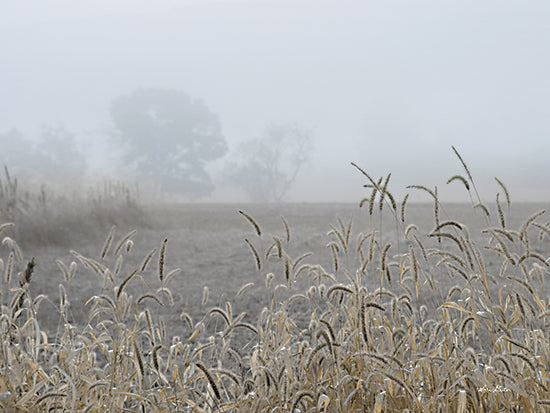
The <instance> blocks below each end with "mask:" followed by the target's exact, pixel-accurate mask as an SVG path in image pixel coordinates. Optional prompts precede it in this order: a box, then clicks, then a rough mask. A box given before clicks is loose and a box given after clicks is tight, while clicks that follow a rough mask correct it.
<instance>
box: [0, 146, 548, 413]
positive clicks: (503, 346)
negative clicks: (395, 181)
mask: <svg viewBox="0 0 550 413" xmlns="http://www.w3.org/2000/svg"><path fill="white" fill-rule="evenodd" d="M457 154H458V152H457ZM460 160H461V162H462V163H463V164H464V165H465V163H464V161H463V160H462V158H460ZM466 171H467V178H464V177H461V178H454V179H451V180H450V183H449V184H452V182H453V181H455V180H459V181H462V182H463V184H465V185H463V186H464V187H465V190H466V191H467V192H470V190H471V188H475V185H474V182H473V180H472V177H471V175H470V173H469V171H468V170H467V169H466ZM362 172H363V173H364V174H365V177H366V178H367V183H366V186H367V187H368V190H369V192H370V193H369V197H368V198H366V199H365V200H364V201H363V202H362V204H363V205H365V206H366V204H367V203H368V205H369V206H370V208H369V209H365V211H364V212H365V213H367V214H368V213H371V214H373V213H374V212H375V211H376V208H374V207H375V206H376V207H377V208H378V211H379V212H380V213H382V212H386V213H390V214H392V215H394V216H395V224H396V230H395V232H392V233H393V234H394V235H395V239H394V240H392V241H391V242H388V240H387V231H385V232H384V235H385V237H382V234H381V231H382V228H381V225H380V227H379V228H378V229H376V228H366V229H365V228H363V231H356V229H355V228H354V226H353V222H352V221H351V220H350V221H345V220H343V219H338V220H337V222H335V223H333V224H329V225H328V226H327V230H328V234H327V237H328V243H327V249H326V251H327V254H330V257H331V260H332V267H331V268H324V267H323V266H321V265H319V264H317V263H315V262H314V261H313V257H312V256H311V255H309V254H307V253H305V254H295V252H294V251H293V249H292V231H291V227H290V226H289V225H288V223H287V222H286V221H284V220H283V228H284V231H285V234H286V236H285V237H284V238H281V237H280V236H277V235H270V234H268V233H266V232H264V231H262V229H261V225H260V224H261V223H258V222H256V221H255V219H254V218H253V217H252V216H250V215H249V214H247V213H245V212H241V214H242V215H243V218H244V219H245V220H246V221H248V223H249V224H251V236H250V237H249V238H247V241H246V242H247V245H248V247H249V249H250V251H251V268H256V270H257V271H258V272H260V274H262V275H263V276H264V277H265V286H266V287H265V289H266V297H267V298H266V302H265V307H264V309H263V311H262V312H261V313H260V314H259V315H258V317H257V319H256V320H255V321H254V322H252V323H251V322H248V321H247V318H246V315H245V314H235V313H234V312H233V306H232V305H231V302H229V301H227V302H225V303H224V304H222V305H220V306H216V307H212V308H210V309H208V311H207V312H206V313H205V314H204V316H203V317H202V318H201V319H199V320H193V319H192V318H191V316H190V315H189V314H188V312H186V311H185V309H180V308H177V309H176V308H174V310H173V311H174V312H178V313H179V314H180V317H181V320H182V327H181V329H180V330H179V331H167V330H166V326H165V324H164V322H163V320H162V319H160V318H158V317H157V316H156V315H155V308H156V307H157V306H170V305H172V304H173V296H172V287H173V286H174V285H175V281H174V280H177V279H178V272H179V271H178V269H171V268H170V267H169V262H167V260H166V252H167V251H168V249H169V243H168V241H166V240H165V241H163V242H162V244H161V245H159V246H158V248H156V249H153V250H151V252H150V253H149V254H147V255H146V256H145V257H144V258H143V260H142V261H141V263H140V264H139V265H138V266H132V265H130V264H129V260H128V257H129V256H130V255H131V254H132V249H133V236H134V234H135V232H131V233H129V234H126V235H123V236H117V234H116V232H115V231H114V230H113V231H111V232H110V233H109V235H108V236H107V240H106V242H105V243H104V246H103V248H102V249H101V254H100V256H99V257H98V258H89V257H85V256H82V255H81V254H79V253H77V252H74V251H73V256H74V257H75V263H74V264H70V265H67V264H66V263H64V262H61V261H59V262H58V264H59V266H60V268H61V270H62V272H63V274H64V282H63V283H61V284H60V286H59V297H57V298H54V297H50V298H48V297H44V296H41V295H38V296H31V294H30V289H29V285H30V284H31V283H32V272H33V262H32V261H28V260H27V259H26V255H24V254H23V253H22V252H21V251H20V249H19V247H18V245H17V243H16V242H15V241H14V240H13V239H12V238H11V237H7V236H6V235H7V234H9V231H12V228H11V225H10V224H5V225H3V226H1V227H0V231H2V232H3V236H5V238H4V241H3V244H4V245H5V246H6V247H7V251H8V252H7V256H6V257H5V258H4V259H3V260H2V261H0V267H1V268H0V270H1V271H2V275H3V277H2V289H1V296H0V299H1V305H2V307H1V308H2V315H1V322H0V328H1V330H0V334H1V337H0V342H1V343H2V345H1V346H0V406H1V407H2V408H3V409H4V410H6V411H10V410H11V411H29V410H40V411H54V410H63V411H87V412H95V411H162V412H164V411H166V412H176V411H189V412H191V411H196V412H264V411H271V412H276V411H290V412H298V411H299V412H354V411H357V412H363V411H374V412H392V411H395V412H398V411H399V412H401V411H409V412H466V411H474V412H475V411H478V412H499V411H518V412H519V411H525V412H527V411H545V409H546V410H548V409H549V408H550V390H549V386H550V373H549V372H548V369H549V366H550V337H549V332H548V323H549V321H548V320H549V318H550V308H549V302H548V301H549V300H548V298H547V297H546V296H545V295H544V291H545V288H546V284H547V282H546V277H547V276H548V266H549V258H548V246H549V238H550V228H549V224H548V222H545V221H542V218H543V216H544V212H543V211H540V212H538V213H536V214H534V215H532V216H530V217H527V218H526V219H525V221H524V222H523V224H522V225H520V226H519V228H516V229H512V228H509V226H508V225H509V219H507V218H506V214H505V213H504V211H503V210H502V207H501V206H500V207H499V206H497V205H498V204H495V208H492V207H490V206H486V205H484V204H482V203H481V202H480V198H479V195H478V194H477V193H476V192H475V190H474V193H470V196H471V199H472V207H473V208H474V209H475V210H476V211H478V213H480V214H481V215H482V216H483V219H484V220H486V222H487V226H486V227H485V228H467V227H466V226H465V225H464V224H462V223H461V222H459V221H458V220H454V219H452V218H450V217H446V216H445V211H444V208H443V207H442V205H441V204H440V200H439V198H438V195H437V189H433V190H432V189H430V188H427V187H423V186H414V187H411V190H421V191H423V192H425V193H426V194H427V196H428V197H429V199H430V200H431V202H433V204H434V207H433V208H434V224H433V228H432V229H431V230H429V231H427V232H422V231H421V228H419V226H418V225H416V224H415V223H409V222H408V221H407V214H406V199H405V200H404V201H403V202H402V203H398V202H397V201H396V200H395V199H394V197H393V195H392V194H391V192H390V191H389V184H388V182H389V176H388V178H386V179H378V180H376V179H371V177H370V176H369V175H368V174H367V173H366V172H364V171H362ZM499 185H501V186H502V187H503V188H504V185H503V184H502V183H500V182H499ZM505 196H506V198H508V194H507V192H506V194H505ZM478 205H482V208H481V207H480V208H478ZM493 209H496V210H493ZM509 209H510V205H509V204H508V210H509ZM474 231H475V232H480V234H479V237H475V239H477V240H479V239H481V240H483V242H479V241H474V237H473V236H472V234H473V232H474ZM77 266H83V267H85V268H87V269H88V270H89V272H90V274H91V276H94V277H97V279H98V283H101V284H103V285H104V286H106V287H107V290H106V291H109V293H106V294H103V293H101V294H98V295H95V296H92V297H89V298H88V299H87V300H86V301H85V303H86V305H87V306H89V317H88V320H87V322H86V323H85V324H84V325H73V324H71V322H70V311H71V310H70V309H71V306H73V305H83V304H82V303H80V302H74V303H72V302H71V299H73V297H69V296H68V295H67V294H66V291H67V289H68V286H69V285H71V283H74V282H76V281H75V279H74V275H75V271H76V267H77ZM495 268H496V270H494V269H495ZM303 280H307V281H308V283H307V285H306V287H305V288H298V287H297V286H299V285H302V283H303ZM178 282H180V281H178ZM449 285H450V287H448V288H447V287H445V286H449ZM249 287H250V284H246V285H244V286H243V287H242V288H241V289H240V290H239V292H238V293H237V299H239V300H242V299H246V296H247V292H248V291H249V290H248V289H249ZM98 290H99V289H98ZM74 299H76V300H79V301H80V300H81V297H74ZM207 301H208V291H207V290H205V296H204V298H203V302H205V303H206V302H207ZM44 305H48V306H52V305H54V307H55V310H56V311H57V312H58V313H59V317H60V324H59V329H58V332H57V335H56V336H55V337H48V336H47V334H46V333H45V332H44V331H42V330H41V329H40V320H39V319H38V318H37V314H38V308H39V306H44ZM236 343H239V345H236Z"/></svg>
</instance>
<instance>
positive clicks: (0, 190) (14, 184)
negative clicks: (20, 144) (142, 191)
mask: <svg viewBox="0 0 550 413" xmlns="http://www.w3.org/2000/svg"><path fill="white" fill-rule="evenodd" d="M136 221H148V217H147V215H146V213H145V211H144V209H143V208H142V206H141V203H140V200H139V194H138V191H137V190H134V189H131V188H130V187H128V185H126V184H124V183H123V182H115V181H112V182H103V183H98V184H96V185H95V186H91V187H88V188H86V186H84V185H83V188H79V190H74V191H73V192H72V193H70V194H69V195H67V194H65V195H61V194H57V193H55V192H54V191H52V190H50V189H48V188H47V187H46V186H45V185H42V186H40V187H39V188H36V187H34V186H32V185H30V184H28V183H21V182H20V181H18V179H17V177H15V176H12V175H10V172H9V170H8V168H7V167H5V168H4V177H3V179H1V178H0V222H12V223H15V224H16V227H15V231H16V235H17V240H18V242H19V243H20V244H22V245H24V246H29V247H34V246H37V245H44V244H48V245H63V246H68V245H70V244H71V242H72V241H74V239H75V238H77V237H81V236H82V235H86V236H87V237H89V238H97V237H98V236H102V234H97V228H104V227H107V228H108V227H109V226H111V225H124V224H129V223H134V222H136Z"/></svg>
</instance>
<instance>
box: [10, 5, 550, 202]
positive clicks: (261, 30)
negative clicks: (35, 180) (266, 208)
mask: <svg viewBox="0 0 550 413" xmlns="http://www.w3.org/2000/svg"><path fill="white" fill-rule="evenodd" d="M549 21H550V3H548V2H547V1H535V0H531V1H529V2H520V1H511V0H498V1H479V0H477V1H460V2H457V1H442V0H432V1H409V0H402V1H342V0H330V1H322V0H316V1H309V0H304V1H298V0H294V1H286V0H284V1H281V0H253V1H244V0H243V1H239V0H224V1H221V0H220V1H213V0H212V1H210V0H200V1H199V0H196V1H191V0H179V1H168V0H161V1H159V0H157V1H154V2H153V1H130V0H110V1H105V0H101V1H97V0H96V1H78V2H74V1H61V0H59V1H55V0H41V1H40V2H35V1H30V0H29V1H25V0H20V1H17V2H3V4H2V15H1V17H0V79H1V81H0V132H3V131H6V130H8V129H11V128H18V129H20V130H22V131H23V132H24V133H25V134H27V135H28V136H29V137H32V136H33V134H36V133H37V131H38V130H39V129H40V127H41V125H43V124H56V123H61V124H63V125H65V126H66V127H67V128H69V129H71V130H73V131H75V132H76V133H77V135H78V137H79V139H80V140H81V141H80V142H81V145H82V146H83V147H84V148H86V149H87V150H88V151H89V152H90V153H92V154H93V159H94V161H97V162H99V163H101V160H102V158H103V154H104V153H105V147H106V146H105V145H106V143H108V138H107V137H105V133H104V131H106V130H108V129H109V128H110V127H112V125H111V120H110V119H109V107H110V104H111V101H112V100H113V99H115V98H116V97H118V96H120V95H125V94H129V93H130V92H132V91H133V90H135V89H139V88H168V89H180V90H183V91H185V92H186V93H188V94H190V95H191V96H193V97H197V98H201V99H202V100H204V102H205V103H206V104H207V105H208V107H209V108H210V109H211V110H212V111H213V112H214V113H216V114H218V115H219V116H220V119H221V122H222V127H223V132H224V135H225V137H226V139H227V141H228V144H229V146H230V147H234V146H235V145H236V144H237V143H238V142H241V141H244V140H247V139H251V138H254V137H256V136H259V135H260V134H261V133H262V132H263V131H264V130H265V128H266V127H267V126H268V125H269V124H270V123H272V122H299V123H301V124H303V125H305V126H307V127H310V128H312V129H313V131H314V136H315V141H314V146H315V151H314V152H313V153H312V157H311V161H310V162H309V164H308V165H307V166H306V168H305V169H304V170H303V173H302V174H301V175H300V177H299V179H298V181H297V182H296V185H295V186H294V188H293V190H292V193H291V194H290V196H289V200H292V201H343V202H344V201H359V200H360V199H361V197H362V196H363V195H364V194H365V192H364V191H363V190H362V188H361V184H362V183H364V180H363V179H362V177H361V176H360V174H359V173H358V172H357V171H356V170H354V169H353V168H352V167H351V166H350V164H349V163H350V161H355V162H356V163H358V164H359V165H361V166H362V167H363V168H364V169H365V170H367V171H368V172H369V173H370V174H371V175H372V176H373V177H378V176H381V175H383V174H386V173H388V172H392V184H391V185H390V188H393V189H394V192H396V193H397V194H402V193H403V192H402V191H401V189H402V188H403V187H404V186H405V185H408V184H420V185H426V186H430V187H433V185H438V187H439V188H440V192H441V193H442V194H443V196H444V197H445V196H446V197H447V199H453V200H454V199H458V200H463V201H468V198H467V196H466V194H465V193H464V192H463V189H462V188H460V186H459V185H458V184H456V183H454V184H453V185H454V186H452V185H449V186H447V185H445V182H446V181H447V179H448V178H450V177H451V176H452V175H455V174H456V173H463V171H462V169H461V165H460V163H459V162H458V160H457V159H456V157H455V156H454V154H453V152H452V150H451V145H455V146H456V147H457V148H458V149H459V151H460V152H461V153H462V155H463V157H464V158H465V159H466V161H467V162H468V164H469V167H470V169H471V171H472V173H473V175H474V178H475V179H477V180H478V185H479V187H480V188H479V189H481V191H482V192H483V197H484V198H486V199H487V200H493V199H494V195H495V194H496V192H497V191H498V190H499V188H498V187H497V185H496V183H494V181H492V179H493V176H497V177H499V178H500V179H501V180H503V181H504V182H505V183H506V184H507V186H508V189H509V190H510V193H511V195H512V199H513V200H540V201H548V200H549V199H550V184H548V176H549V172H550V162H548V155H550V116H549V109H550V77H549V73H550V53H549V50H550V48H549V46H550V25H549V24H548V22H549ZM212 170H213V171H214V172H215V171H216V167H215V166H214V167H212ZM451 186H452V188H451ZM445 187H447V188H445ZM457 192H459V193H458V194H457ZM229 193H230V192H228V191H225V192H224V190H223V189H221V190H220V191H218V192H217V193H215V194H214V196H213V197H212V200H220V199H222V198H223V197H224V196H227V195H228V194H229Z"/></svg>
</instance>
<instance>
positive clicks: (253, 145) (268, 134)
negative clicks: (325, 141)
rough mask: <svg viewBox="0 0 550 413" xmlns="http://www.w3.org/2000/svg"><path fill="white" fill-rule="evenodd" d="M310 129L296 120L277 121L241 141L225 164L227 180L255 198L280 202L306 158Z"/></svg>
mask: <svg viewBox="0 0 550 413" xmlns="http://www.w3.org/2000/svg"><path fill="white" fill-rule="evenodd" d="M311 150H312V131H311V130H310V129H308V128H305V127H303V126H300V125H298V124H294V123H292V124H277V125H272V126H270V127H268V128H267V130H266V131H265V133H264V134H263V135H262V136H261V137H259V138H256V139H252V140H248V141H245V142H242V143H241V144H239V146H238V147H237V150H236V153H235V154H234V155H233V160H232V161H230V162H229V163H228V165H227V177H228V178H229V180H230V182H231V183H232V184H234V185H236V186H239V187H240V188H242V189H243V190H244V191H245V192H246V194H247V195H248V197H249V198H250V200H252V201H255V202H280V201H282V200H283V199H284V197H285V196H286V195H287V193H288V191H289V189H290V188H291V186H292V184H293V183H294V181H295V180H296V177H297V176H298V173H299V172H300V170H301V169H302V167H303V165H304V164H305V162H306V161H307V160H308V159H309V155H310V153H311Z"/></svg>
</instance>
